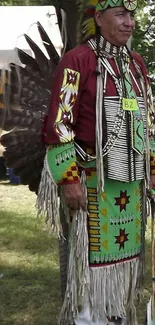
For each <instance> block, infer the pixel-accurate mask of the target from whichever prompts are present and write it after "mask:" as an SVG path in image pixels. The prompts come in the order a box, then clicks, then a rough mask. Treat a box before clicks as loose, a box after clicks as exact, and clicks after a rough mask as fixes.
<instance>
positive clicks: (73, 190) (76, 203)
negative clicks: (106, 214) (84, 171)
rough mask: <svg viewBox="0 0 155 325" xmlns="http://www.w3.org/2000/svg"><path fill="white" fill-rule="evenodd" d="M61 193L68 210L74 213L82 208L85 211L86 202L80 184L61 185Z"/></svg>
mask: <svg viewBox="0 0 155 325" xmlns="http://www.w3.org/2000/svg"><path fill="white" fill-rule="evenodd" d="M62 191H63V195H64V200H65V203H66V205H67V207H68V208H69V209H71V210H74V211H75V210H80V208H82V209H83V210H84V211H86V209H87V200H86V197H85V194H84V191H83V189H82V186H81V184H80V183H74V184H64V185H62Z"/></svg>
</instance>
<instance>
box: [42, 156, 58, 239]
mask: <svg viewBox="0 0 155 325" xmlns="http://www.w3.org/2000/svg"><path fill="white" fill-rule="evenodd" d="M36 207H37V210H38V215H45V217H46V223H47V225H48V227H49V229H50V230H52V231H53V232H54V233H55V234H56V235H57V236H58V237H60V235H61V234H62V227H61V222H60V213H59V197H58V186H57V185H56V184H55V182H54V180H53V178H52V175H51V173H50V171H49V168H48V164H47V160H46V156H45V160H44V167H43V170H42V174H41V181H40V185H39V190H38V196H37V202H36Z"/></svg>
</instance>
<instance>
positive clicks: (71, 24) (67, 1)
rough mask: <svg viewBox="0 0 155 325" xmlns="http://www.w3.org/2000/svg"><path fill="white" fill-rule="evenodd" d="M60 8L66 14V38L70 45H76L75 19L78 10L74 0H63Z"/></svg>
mask: <svg viewBox="0 0 155 325" xmlns="http://www.w3.org/2000/svg"><path fill="white" fill-rule="evenodd" d="M62 8H63V9H64V10H65V12H66V15H67V26H68V31H69V32H68V33H69V34H68V38H69V42H70V44H71V46H72V47H75V46H76V42H77V37H76V36H77V35H76V33H77V20H78V10H77V5H76V0H64V1H63V4H62Z"/></svg>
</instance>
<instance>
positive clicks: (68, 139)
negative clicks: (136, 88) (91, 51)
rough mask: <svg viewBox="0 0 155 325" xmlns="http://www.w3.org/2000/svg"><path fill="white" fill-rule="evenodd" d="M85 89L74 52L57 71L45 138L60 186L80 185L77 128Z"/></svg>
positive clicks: (69, 54)
mask: <svg viewBox="0 0 155 325" xmlns="http://www.w3.org/2000/svg"><path fill="white" fill-rule="evenodd" d="M81 86H82V80H81V73H80V68H79V66H78V60H77V58H76V56H74V55H73V54H72V51H70V52H69V53H67V54H66V55H65V57H64V58H63V59H62V60H61V62H60V63H59V65H58V67H57V70H56V74H55V78H54V81H53V85H52V96H51V102H50V107H49V113H48V119H47V126H46V135H45V137H46V144H47V146H48V149H47V155H46V159H47V164H48V168H49V169H50V173H51V175H52V177H53V179H54V181H55V183H56V184H58V185H59V184H66V183H76V182H79V175H78V167H77V163H76V153H75V149H74V136H75V134H74V125H75V124H76V123H77V121H78V113H79V98H80V91H81V90H80V89H81Z"/></svg>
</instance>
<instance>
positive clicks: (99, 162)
mask: <svg viewBox="0 0 155 325" xmlns="http://www.w3.org/2000/svg"><path fill="white" fill-rule="evenodd" d="M97 69H98V72H99V75H98V76H97V95H96V170H97V175H98V191H99V192H104V166H103V156H102V145H103V143H102V138H103V132H102V126H103V120H102V110H103V75H102V64H101V60H100V58H98V66H97Z"/></svg>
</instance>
